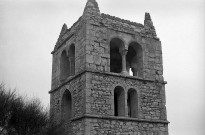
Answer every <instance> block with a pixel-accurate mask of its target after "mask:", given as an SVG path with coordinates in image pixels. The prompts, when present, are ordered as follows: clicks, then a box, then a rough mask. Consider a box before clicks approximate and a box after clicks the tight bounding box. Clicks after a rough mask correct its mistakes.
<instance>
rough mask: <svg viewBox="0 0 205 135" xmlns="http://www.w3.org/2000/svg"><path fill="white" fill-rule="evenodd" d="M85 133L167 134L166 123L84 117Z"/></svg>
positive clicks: (87, 134) (97, 134) (90, 134)
mask: <svg viewBox="0 0 205 135" xmlns="http://www.w3.org/2000/svg"><path fill="white" fill-rule="evenodd" d="M86 135H168V125H167V124H165V123H164V124H163V123H150V122H138V121H130V120H126V119H124V120H117V119H97V118H91V119H89V118H88V119H86Z"/></svg>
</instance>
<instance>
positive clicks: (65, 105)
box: [62, 90, 72, 122]
mask: <svg viewBox="0 0 205 135" xmlns="http://www.w3.org/2000/svg"><path fill="white" fill-rule="evenodd" d="M71 117H72V96H71V93H70V91H69V90H66V91H65V92H64V94H63V99H62V120H63V121H64V122H68V121H69V120H70V118H71Z"/></svg>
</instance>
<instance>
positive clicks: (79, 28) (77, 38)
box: [51, 19, 86, 90]
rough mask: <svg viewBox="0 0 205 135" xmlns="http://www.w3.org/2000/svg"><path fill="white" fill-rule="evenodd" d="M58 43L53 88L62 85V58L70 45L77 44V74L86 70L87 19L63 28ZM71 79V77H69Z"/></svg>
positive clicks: (55, 54)
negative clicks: (68, 27)
mask: <svg viewBox="0 0 205 135" xmlns="http://www.w3.org/2000/svg"><path fill="white" fill-rule="evenodd" d="M63 29H65V28H62V31H65V32H64V33H62V32H61V35H60V37H59V39H58V42H57V43H56V46H55V49H54V51H53V52H52V54H53V65H52V88H51V89H52V90H53V89H55V88H57V87H59V86H60V85H61V82H60V58H61V53H62V52H63V50H67V51H68V50H69V47H70V46H71V45H72V44H74V46H75V74H78V73H80V72H82V71H83V70H85V66H86V64H85V47H86V42H85V41H86V36H85V35H86V27H85V21H83V20H82V19H79V20H78V21H77V22H76V23H75V24H74V25H73V26H72V27H71V28H70V29H66V30H63ZM68 79H69V78H68Z"/></svg>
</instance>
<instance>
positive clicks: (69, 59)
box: [60, 44, 75, 82]
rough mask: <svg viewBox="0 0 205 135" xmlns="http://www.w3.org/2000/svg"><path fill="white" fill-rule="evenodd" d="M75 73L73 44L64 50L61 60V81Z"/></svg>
mask: <svg viewBox="0 0 205 135" xmlns="http://www.w3.org/2000/svg"><path fill="white" fill-rule="evenodd" d="M73 75H75V46H74V44H72V45H71V46H70V48H69V50H68V53H67V52H66V50H64V51H63V52H62V54H61V60H60V81H61V82H64V81H65V80H66V79H67V78H68V77H69V76H73Z"/></svg>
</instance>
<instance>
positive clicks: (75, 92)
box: [50, 75, 86, 122]
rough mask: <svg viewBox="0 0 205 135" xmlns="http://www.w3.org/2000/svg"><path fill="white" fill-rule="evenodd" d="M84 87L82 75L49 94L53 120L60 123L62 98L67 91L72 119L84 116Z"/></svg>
mask: <svg viewBox="0 0 205 135" xmlns="http://www.w3.org/2000/svg"><path fill="white" fill-rule="evenodd" d="M85 87H86V76H85V75H82V76H79V77H76V78H74V79H73V80H72V81H70V82H68V83H67V84H65V85H64V86H63V87H60V88H59V89H58V90H56V91H53V92H52V94H51V99H50V101H51V103H50V104H51V107H50V110H51V114H55V119H56V120H57V121H59V122H60V121H61V120H62V119H63V118H62V117H61V116H62V98H63V94H64V92H65V90H69V91H70V93H71V95H72V117H73V118H75V117H80V116H82V115H83V114H85Z"/></svg>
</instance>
